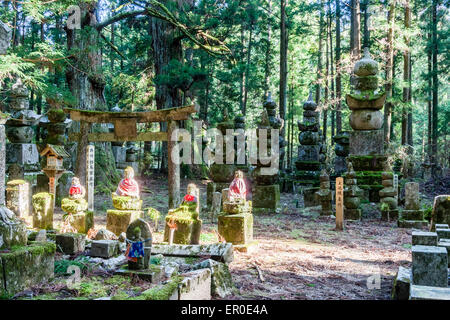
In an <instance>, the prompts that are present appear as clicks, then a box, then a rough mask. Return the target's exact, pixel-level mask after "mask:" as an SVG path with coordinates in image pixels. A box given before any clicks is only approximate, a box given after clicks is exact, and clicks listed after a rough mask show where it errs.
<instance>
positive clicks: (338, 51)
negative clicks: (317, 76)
mask: <svg viewBox="0 0 450 320" xmlns="http://www.w3.org/2000/svg"><path fill="white" fill-rule="evenodd" d="M341 131H342V115H341V4H340V0H336V133H337V134H339V133H341Z"/></svg>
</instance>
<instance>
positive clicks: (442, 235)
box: [436, 228, 450, 240]
mask: <svg viewBox="0 0 450 320" xmlns="http://www.w3.org/2000/svg"><path fill="white" fill-rule="evenodd" d="M436 233H437V237H438V240H441V239H450V229H438V228H436Z"/></svg>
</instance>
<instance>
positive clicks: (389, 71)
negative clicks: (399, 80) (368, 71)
mask: <svg viewBox="0 0 450 320" xmlns="http://www.w3.org/2000/svg"><path fill="white" fill-rule="evenodd" d="M395 5H396V0H391V3H390V6H389V13H388V25H389V30H388V35H387V61H386V86H385V89H386V104H385V106H384V140H385V143H386V145H387V146H389V144H390V140H391V130H390V129H391V121H392V114H391V109H392V81H393V67H392V66H393V63H394V23H395Z"/></svg>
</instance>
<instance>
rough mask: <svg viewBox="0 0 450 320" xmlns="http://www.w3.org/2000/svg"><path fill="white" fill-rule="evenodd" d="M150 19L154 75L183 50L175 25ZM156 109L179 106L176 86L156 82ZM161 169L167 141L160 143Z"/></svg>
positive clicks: (160, 73)
mask: <svg viewBox="0 0 450 320" xmlns="http://www.w3.org/2000/svg"><path fill="white" fill-rule="evenodd" d="M150 19H151V25H152V27H151V29H152V49H153V59H154V62H155V76H156V77H161V76H163V75H167V74H168V69H167V68H168V65H169V62H170V61H171V60H178V61H182V56H183V51H182V47H181V38H180V37H177V32H176V30H175V27H173V26H172V25H170V24H169V23H167V22H165V21H162V20H160V19H156V18H152V17H150ZM155 100H156V109H158V110H160V109H167V108H176V107H179V106H181V102H182V96H181V93H180V91H179V90H178V88H172V87H169V86H168V85H166V84H156V93H155ZM160 128H161V131H167V123H160ZM161 152H162V155H161V157H162V158H161V171H163V172H166V171H167V157H168V151H167V142H163V144H162V151H161Z"/></svg>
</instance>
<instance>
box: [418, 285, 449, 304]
mask: <svg viewBox="0 0 450 320" xmlns="http://www.w3.org/2000/svg"><path fill="white" fill-rule="evenodd" d="M409 299H410V300H450V288H439V287H428V286H418V285H412V286H411V289H410V293H409Z"/></svg>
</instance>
